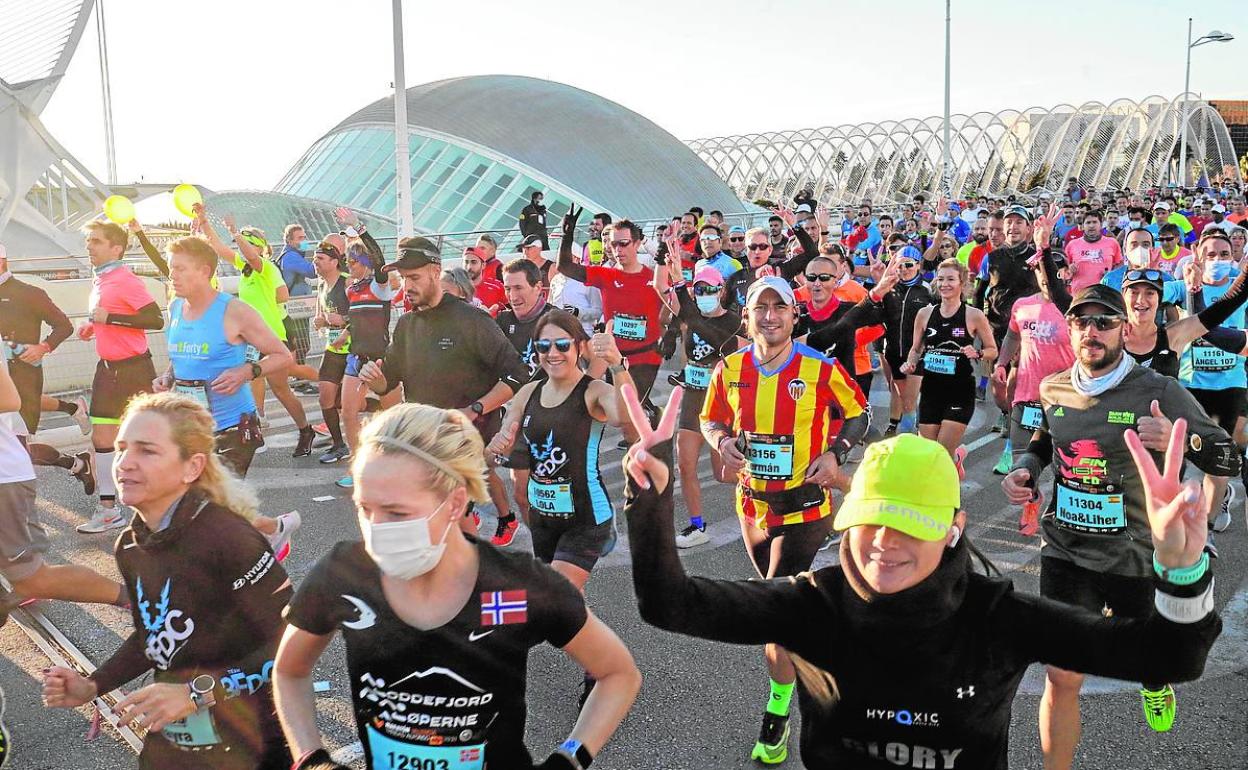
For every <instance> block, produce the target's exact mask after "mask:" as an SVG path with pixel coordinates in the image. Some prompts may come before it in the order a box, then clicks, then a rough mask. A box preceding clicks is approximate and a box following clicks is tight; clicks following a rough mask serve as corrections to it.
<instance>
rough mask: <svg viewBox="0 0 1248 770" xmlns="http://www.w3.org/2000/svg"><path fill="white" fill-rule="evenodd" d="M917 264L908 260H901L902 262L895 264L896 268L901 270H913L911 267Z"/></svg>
mask: <svg viewBox="0 0 1248 770" xmlns="http://www.w3.org/2000/svg"><path fill="white" fill-rule="evenodd" d="M917 264H919V263H918V262H915V261H913V260H910V259H903V260H900V261H898V262H897V267H899V268H901V269H902V270H910V269H911V268H913V267H914V266H915V265H917Z"/></svg>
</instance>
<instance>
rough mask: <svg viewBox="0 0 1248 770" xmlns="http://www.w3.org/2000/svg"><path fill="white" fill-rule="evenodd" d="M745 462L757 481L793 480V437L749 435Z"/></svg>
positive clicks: (769, 434)
mask: <svg viewBox="0 0 1248 770" xmlns="http://www.w3.org/2000/svg"><path fill="white" fill-rule="evenodd" d="M745 460H746V463H747V467H748V468H749V472H750V476H752V477H754V478H756V479H766V480H785V481H787V480H789V479H791V478H793V436H792V435H777V434H774V433H750V434H747V437H746V443H745Z"/></svg>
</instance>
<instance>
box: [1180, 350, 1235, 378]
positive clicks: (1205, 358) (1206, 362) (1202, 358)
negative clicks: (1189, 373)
mask: <svg viewBox="0 0 1248 770" xmlns="http://www.w3.org/2000/svg"><path fill="white" fill-rule="evenodd" d="M1238 363H1239V356H1237V355H1235V354H1234V353H1228V352H1226V351H1225V350H1223V349H1222V348H1215V347H1212V346H1210V345H1192V368H1193V369H1195V370H1196V371H1198V372H1228V371H1230V370H1231V369H1234V368H1235V367H1236V366H1237V365H1238Z"/></svg>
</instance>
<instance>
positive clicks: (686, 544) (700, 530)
mask: <svg viewBox="0 0 1248 770" xmlns="http://www.w3.org/2000/svg"><path fill="white" fill-rule="evenodd" d="M709 542H711V538H709V537H707V534H706V525H703V526H701V527H695V526H694V525H692V524H690V525H689V526H687V527H685V528H684V529H682V530H681V531H680V534H679V535H677V536H676V547H677V548H692V547H694V546H695V545H702V544H703V543H709Z"/></svg>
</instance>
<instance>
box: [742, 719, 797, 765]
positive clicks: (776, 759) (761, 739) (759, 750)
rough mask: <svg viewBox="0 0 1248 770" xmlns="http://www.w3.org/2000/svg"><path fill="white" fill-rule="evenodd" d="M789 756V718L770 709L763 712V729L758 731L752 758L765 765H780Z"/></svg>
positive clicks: (751, 754) (751, 753)
mask: <svg viewBox="0 0 1248 770" xmlns="http://www.w3.org/2000/svg"><path fill="white" fill-rule="evenodd" d="M788 758H789V718H788V717H782V716H777V715H775V714H773V713H771V712H770V711H768V712H766V713H765V714H763V729H762V730H760V731H759V733H758V740H757V741H756V742H755V743H754V750H753V751H751V752H750V759H757V760H758V761H759V762H762V763H763V764H764V765H778V764H780V763H781V762H783V761H784V760H786V759H788Z"/></svg>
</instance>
